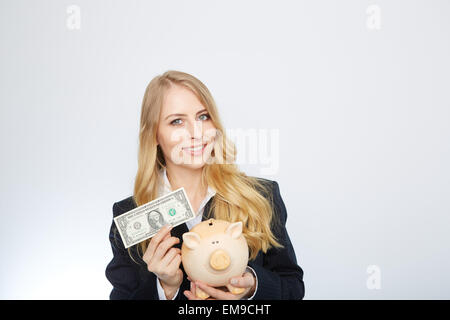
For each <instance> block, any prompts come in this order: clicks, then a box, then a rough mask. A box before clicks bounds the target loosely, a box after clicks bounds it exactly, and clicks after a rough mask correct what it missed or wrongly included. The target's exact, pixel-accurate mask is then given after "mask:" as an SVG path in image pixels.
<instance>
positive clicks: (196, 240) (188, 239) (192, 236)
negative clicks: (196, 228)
mask: <svg viewBox="0 0 450 320" xmlns="http://www.w3.org/2000/svg"><path fill="white" fill-rule="evenodd" d="M183 243H185V244H186V246H187V247H188V248H189V249H191V250H194V249H195V248H197V247H198V246H199V244H200V237H199V235H198V234H196V233H195V232H186V233H183Z"/></svg>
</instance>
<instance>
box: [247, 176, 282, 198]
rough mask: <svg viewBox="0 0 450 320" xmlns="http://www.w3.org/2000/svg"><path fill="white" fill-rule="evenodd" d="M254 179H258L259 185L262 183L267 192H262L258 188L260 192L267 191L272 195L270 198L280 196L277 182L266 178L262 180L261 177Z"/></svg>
mask: <svg viewBox="0 0 450 320" xmlns="http://www.w3.org/2000/svg"><path fill="white" fill-rule="evenodd" d="M252 178H254V179H256V180H257V181H258V182H259V183H261V185H262V186H263V188H264V189H265V190H261V189H259V188H258V191H260V192H263V193H265V192H266V191H267V192H269V193H270V194H269V196H270V195H272V196H273V197H274V198H275V196H278V194H279V193H280V187H279V185H278V182H277V181H275V180H270V179H266V178H261V177H252Z"/></svg>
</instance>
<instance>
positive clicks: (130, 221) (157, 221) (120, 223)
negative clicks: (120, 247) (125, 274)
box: [114, 188, 195, 248]
mask: <svg viewBox="0 0 450 320" xmlns="http://www.w3.org/2000/svg"><path fill="white" fill-rule="evenodd" d="M194 218H195V214H194V210H193V209H192V206H191V203H190V202H189V199H188V197H187V195H186V191H185V190H184V188H180V189H177V190H175V191H173V192H171V193H168V194H166V195H164V196H162V197H159V198H158V199H155V200H153V201H150V202H148V203H146V204H143V205H142V206H139V207H137V208H135V209H133V210H130V211H128V212H125V213H124V214H121V215H120V216H117V217H115V218H114V222H115V224H116V226H117V229H118V230H119V233H120V237H121V238H122V241H123V244H124V246H125V248H129V247H131V246H133V245H135V244H137V243H139V242H141V241H144V240H147V239H149V238H151V237H153V236H154V235H155V234H156V233H157V232H158V231H159V230H160V229H161V228H162V227H163V226H164V225H166V224H170V225H172V226H174V227H175V226H177V225H180V224H182V223H185V222H186V221H189V220H192V219H194Z"/></svg>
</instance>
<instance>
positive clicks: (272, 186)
mask: <svg viewBox="0 0 450 320" xmlns="http://www.w3.org/2000/svg"><path fill="white" fill-rule="evenodd" d="M255 178H256V179H257V180H258V181H259V182H261V184H262V185H263V186H264V190H259V189H258V190H259V192H260V193H261V194H262V195H263V196H264V197H266V199H268V200H269V202H270V203H271V205H272V208H273V212H274V215H275V217H276V219H274V220H273V221H274V223H275V225H276V226H277V227H279V226H280V225H284V224H285V223H286V220H287V211H286V206H285V204H284V201H283V198H282V197H281V193H280V186H279V184H278V182H277V181H275V180H270V179H265V178H260V177H255Z"/></svg>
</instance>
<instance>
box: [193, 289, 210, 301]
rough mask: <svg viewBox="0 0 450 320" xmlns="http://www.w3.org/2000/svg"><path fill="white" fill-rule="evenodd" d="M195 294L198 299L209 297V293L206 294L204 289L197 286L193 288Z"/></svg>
mask: <svg viewBox="0 0 450 320" xmlns="http://www.w3.org/2000/svg"><path fill="white" fill-rule="evenodd" d="M195 295H196V296H197V297H198V298H200V299H206V298H208V297H209V294H207V293H206V292H205V291H203V290H202V289H200V288H199V287H197V288H195Z"/></svg>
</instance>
